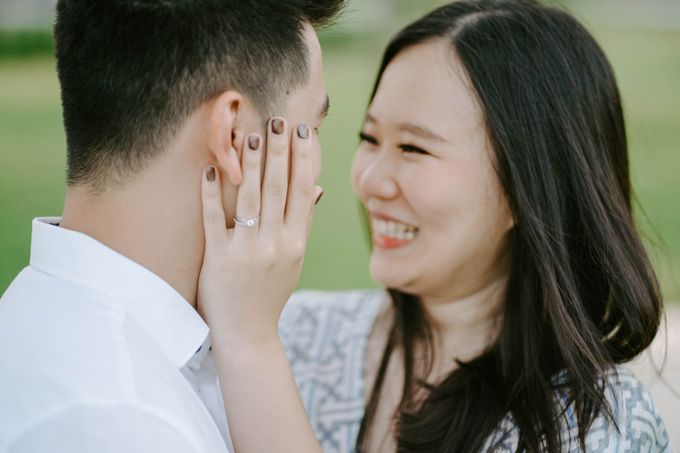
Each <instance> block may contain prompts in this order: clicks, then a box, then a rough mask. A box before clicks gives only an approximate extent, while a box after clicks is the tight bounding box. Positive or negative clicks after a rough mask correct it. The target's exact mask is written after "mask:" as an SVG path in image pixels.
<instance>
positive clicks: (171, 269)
mask: <svg viewBox="0 0 680 453" xmlns="http://www.w3.org/2000/svg"><path fill="white" fill-rule="evenodd" d="M172 165H173V164H172V162H165V164H163V163H161V164H160V165H159V168H156V169H155V170H151V171H149V172H146V173H145V174H144V175H143V176H142V177H140V178H139V179H138V180H136V181H133V182H130V183H127V184H126V185H125V186H124V187H122V188H116V189H115V190H110V191H108V192H107V193H104V194H102V195H92V194H91V193H89V192H88V191H87V190H85V189H82V188H78V187H73V188H70V189H69V190H68V193H67V195H66V202H65V205H64V213H63V218H62V222H61V225H60V226H61V227H63V228H67V229H70V230H74V231H79V232H81V233H84V234H87V235H88V236H90V237H92V238H94V239H96V240H97V241H99V242H101V243H103V244H104V245H106V246H108V247H110V248H111V249H113V250H115V251H116V252H118V253H120V254H122V255H124V256H126V257H127V258H129V259H131V260H133V261H135V262H136V263H138V264H140V265H142V266H144V267H146V268H147V269H149V270H150V271H151V272H153V273H154V274H156V275H157V276H159V277H160V278H162V279H163V280H165V281H166V282H167V283H168V284H169V285H171V286H172V287H173V288H175V290H177V292H179V293H180V294H181V295H182V296H183V297H184V298H185V299H186V300H187V302H189V303H190V304H191V305H192V306H194V307H195V306H196V291H197V285H198V276H199V272H200V269H201V263H202V258H203V248H204V236H203V233H202V231H203V230H202V229H203V226H202V223H201V220H200V219H201V215H200V206H201V200H200V175H201V174H200V172H198V173H197V175H196V176H195V177H194V176H191V175H189V174H188V173H190V172H188V171H186V172H185V173H184V174H183V175H182V173H181V172H180V173H177V172H174V171H173V170H176V169H173V168H168V166H172ZM185 170H186V169H185ZM169 174H170V175H178V174H179V175H182V176H179V177H177V178H175V179H174V180H172V179H171V178H168V177H167V175H169ZM182 178H185V180H184V181H181V180H180V179H182ZM192 178H195V181H192ZM187 184H193V187H195V188H196V189H195V190H186V187H188V186H187Z"/></svg>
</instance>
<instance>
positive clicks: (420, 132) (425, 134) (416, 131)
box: [365, 113, 449, 143]
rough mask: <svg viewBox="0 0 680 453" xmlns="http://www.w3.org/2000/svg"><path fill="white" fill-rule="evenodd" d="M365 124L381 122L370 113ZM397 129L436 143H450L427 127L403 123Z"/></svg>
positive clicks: (398, 124)
mask: <svg viewBox="0 0 680 453" xmlns="http://www.w3.org/2000/svg"><path fill="white" fill-rule="evenodd" d="M365 122H367V123H373V124H379V121H378V120H377V119H376V118H375V117H374V116H373V115H371V114H370V113H368V114H366V120H365ZM397 128H398V129H399V130H400V131H404V132H408V133H409V134H413V135H416V136H418V137H421V138H424V139H426V140H432V141H435V142H441V143H448V142H449V141H448V140H447V139H445V138H444V137H442V136H441V135H439V134H437V133H436V132H434V131H432V130H431V129H428V128H427V127H425V126H421V125H418V124H415V123H409V122H403V123H397Z"/></svg>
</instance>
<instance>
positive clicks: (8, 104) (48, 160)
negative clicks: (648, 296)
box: [0, 26, 680, 299]
mask: <svg viewBox="0 0 680 453" xmlns="http://www.w3.org/2000/svg"><path fill="white" fill-rule="evenodd" d="M397 29H398V26H395V27H394V30H397ZM595 33H596V35H597V37H598V39H599V40H600V42H601V44H602V45H603V47H604V48H605V51H606V52H607V54H608V55H609V57H610V58H611V60H612V63H613V65H614V67H615V69H616V72H617V75H618V77H619V83H620V86H621V90H622V92H623V97H624V101H625V107H626V114H627V120H628V126H629V137H630V143H631V164H632V169H633V171H632V177H633V183H634V187H635V190H636V193H637V195H638V199H639V202H640V205H641V206H642V207H643V208H644V215H643V213H642V211H640V210H639V209H638V211H637V214H638V221H639V223H640V225H641V228H642V230H643V232H644V234H645V236H646V237H647V238H648V240H647V244H648V249H649V250H650V253H651V254H652V256H653V258H654V261H655V265H656V268H657V270H658V272H659V275H660V278H661V280H662V283H663V289H664V293H665V295H666V297H667V298H669V299H680V291H679V288H678V286H679V285H678V282H677V278H674V275H675V273H677V271H678V269H680V203H679V202H680V182H679V181H678V176H677V174H678V172H679V171H680V33H678V32H657V31H648V30H647V31H634V30H627V29H597V30H595ZM329 36H330V38H329V37H326V38H325V39H323V43H324V45H325V72H326V83H327V87H328V91H329V94H330V97H331V105H332V107H331V112H330V116H329V118H328V120H327V123H326V125H325V126H324V127H323V129H322V131H321V134H322V135H321V139H322V144H323V165H324V170H323V176H322V181H321V184H322V185H323V186H324V187H325V189H326V194H325V196H324V200H323V201H322V203H320V205H319V207H318V208H317V211H316V214H315V226H314V230H313V233H312V237H311V239H310V245H309V248H308V253H307V257H306V261H305V267H304V271H303V276H302V279H301V282H300V287H304V288H320V289H338V288H356V287H367V286H373V285H374V283H373V282H372V281H371V279H370V276H369V275H368V241H367V239H366V237H365V235H364V232H363V228H362V224H361V220H360V216H359V209H358V204H357V202H356V200H355V198H354V195H353V193H352V189H351V186H350V182H349V169H350V164H351V159H352V156H353V153H354V150H355V147H356V144H357V133H358V130H359V127H360V125H361V121H362V117H363V114H364V110H365V107H366V103H367V100H368V95H369V92H370V89H371V87H372V84H373V79H374V76H375V72H376V70H377V67H378V64H379V60H380V56H381V50H382V48H383V46H384V45H385V44H386V42H387V36H383V35H381V34H378V35H370V36H366V37H363V38H360V39H357V38H356V37H354V38H353V39H351V40H343V39H338V38H337V36H336V37H333V36H332V35H329ZM64 166H65V139H64V134H63V130H62V124H61V109H60V103H59V92H58V84H57V80H56V74H55V70H54V60H53V59H52V58H51V57H45V56H43V57H33V58H29V59H25V58H24V59H3V60H0V213H2V214H1V215H2V221H1V222H0V260H1V261H0V292H2V291H4V290H5V288H6V287H7V285H8V284H9V283H10V281H11V279H12V278H13V277H14V276H15V275H16V273H17V272H18V271H19V270H20V269H21V268H22V267H23V266H25V265H26V264H27V262H28V253H29V245H30V223H31V219H32V218H34V217H36V216H48V215H59V214H60V213H61V209H62V201H63V196H64V193H65V188H64V179H65V176H64V175H65V172H64ZM673 270H675V273H674V271H673Z"/></svg>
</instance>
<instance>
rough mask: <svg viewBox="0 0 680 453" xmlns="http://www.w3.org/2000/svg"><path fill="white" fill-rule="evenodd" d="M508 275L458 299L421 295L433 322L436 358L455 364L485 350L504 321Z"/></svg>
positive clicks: (444, 364)
mask: <svg viewBox="0 0 680 453" xmlns="http://www.w3.org/2000/svg"><path fill="white" fill-rule="evenodd" d="M506 285H507V278H506V277H502V278H498V279H496V280H493V281H491V282H490V283H489V284H487V285H486V286H484V287H483V288H481V289H480V290H478V291H476V292H475V293H473V294H470V295H468V296H465V297H464V298H459V299H455V300H451V299H439V298H429V297H427V296H421V301H422V304H423V308H424V309H425V311H426V312H427V315H428V317H429V319H430V322H431V323H432V328H433V333H434V339H435V360H436V362H442V361H443V362H442V363H441V365H440V366H444V367H445V366H446V363H449V364H455V362H454V360H460V361H466V360H471V359H473V358H475V357H477V356H479V355H480V354H482V353H483V352H484V351H485V350H486V349H487V348H488V347H489V346H490V345H491V343H493V341H494V340H495V338H496V336H497V335H498V332H499V330H500V323H501V321H502V319H501V314H502V304H503V300H504V297H503V296H504V294H505V289H506Z"/></svg>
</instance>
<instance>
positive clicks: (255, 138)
mask: <svg viewBox="0 0 680 453" xmlns="http://www.w3.org/2000/svg"><path fill="white" fill-rule="evenodd" d="M248 147H249V148H250V149H251V150H253V151H256V150H257V149H258V148H259V147H260V136H259V135H251V136H250V137H248Z"/></svg>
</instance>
